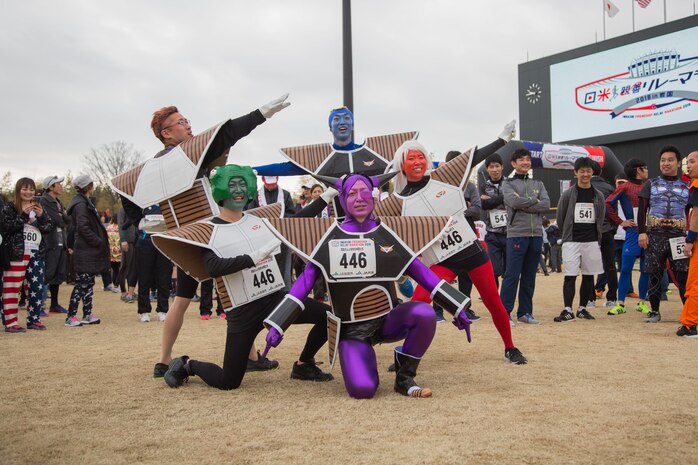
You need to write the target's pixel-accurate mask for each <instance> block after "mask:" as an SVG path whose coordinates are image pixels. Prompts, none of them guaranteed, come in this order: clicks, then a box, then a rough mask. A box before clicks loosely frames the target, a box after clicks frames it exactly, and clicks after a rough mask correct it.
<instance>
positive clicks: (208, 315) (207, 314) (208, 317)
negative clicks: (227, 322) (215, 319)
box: [201, 313, 211, 321]
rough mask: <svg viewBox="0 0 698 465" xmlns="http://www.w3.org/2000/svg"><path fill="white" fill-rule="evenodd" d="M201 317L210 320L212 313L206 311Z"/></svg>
mask: <svg viewBox="0 0 698 465" xmlns="http://www.w3.org/2000/svg"><path fill="white" fill-rule="evenodd" d="M201 319H202V320H204V321H208V320H210V319H211V314H210V313H205V314H203V315H201Z"/></svg>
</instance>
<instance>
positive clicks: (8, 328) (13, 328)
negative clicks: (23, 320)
mask: <svg viewBox="0 0 698 465" xmlns="http://www.w3.org/2000/svg"><path fill="white" fill-rule="evenodd" d="M5 332H6V333H26V332H27V330H26V329H24V328H22V327H21V326H20V325H10V326H5Z"/></svg>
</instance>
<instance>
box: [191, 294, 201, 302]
mask: <svg viewBox="0 0 698 465" xmlns="http://www.w3.org/2000/svg"><path fill="white" fill-rule="evenodd" d="M200 300H201V297H199V295H198V294H194V297H192V298H191V301H192V302H198V301H200Z"/></svg>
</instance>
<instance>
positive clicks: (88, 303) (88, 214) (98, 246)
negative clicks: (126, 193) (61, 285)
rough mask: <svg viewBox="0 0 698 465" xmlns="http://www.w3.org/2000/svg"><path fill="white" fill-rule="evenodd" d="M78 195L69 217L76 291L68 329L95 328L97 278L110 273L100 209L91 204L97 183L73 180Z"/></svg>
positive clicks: (66, 321) (82, 178) (84, 179)
mask: <svg viewBox="0 0 698 465" xmlns="http://www.w3.org/2000/svg"><path fill="white" fill-rule="evenodd" d="M73 185H74V186H75V190H76V191H77V194H75V197H73V199H72V200H71V201H70V205H69V206H68V215H69V216H70V217H71V220H72V224H73V228H74V234H75V239H74V245H73V268H74V269H75V287H74V288H73V293H72V294H71V295H70V305H69V306H68V318H66V320H65V325H66V326H80V325H95V324H99V321H100V320H99V318H96V317H95V316H94V315H93V314H92V297H93V294H94V286H95V275H98V274H102V273H103V272H105V271H109V269H110V266H109V238H108V236H107V230H106V229H104V225H103V224H102V222H101V221H100V220H99V214H98V213H97V209H96V208H95V207H94V205H92V202H90V199H89V196H90V194H92V192H94V189H95V187H94V181H93V180H92V178H91V177H90V176H88V175H80V176H78V177H76V178H75V180H73ZM80 301H82V315H83V316H82V320H78V318H77V313H78V306H79V305H80Z"/></svg>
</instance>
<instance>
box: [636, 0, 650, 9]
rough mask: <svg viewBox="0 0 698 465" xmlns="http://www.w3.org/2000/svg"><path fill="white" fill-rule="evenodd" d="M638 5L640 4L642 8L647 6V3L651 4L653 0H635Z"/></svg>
mask: <svg viewBox="0 0 698 465" xmlns="http://www.w3.org/2000/svg"><path fill="white" fill-rule="evenodd" d="M635 1H636V2H637V4H638V5H640V8H647V5H649V4H650V2H651V1H652V0H635Z"/></svg>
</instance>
